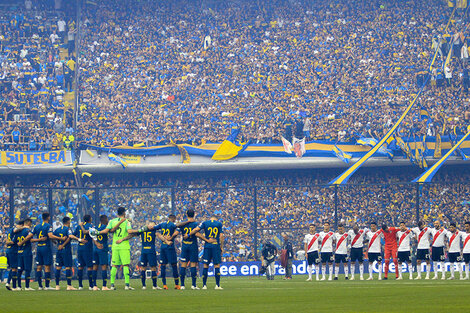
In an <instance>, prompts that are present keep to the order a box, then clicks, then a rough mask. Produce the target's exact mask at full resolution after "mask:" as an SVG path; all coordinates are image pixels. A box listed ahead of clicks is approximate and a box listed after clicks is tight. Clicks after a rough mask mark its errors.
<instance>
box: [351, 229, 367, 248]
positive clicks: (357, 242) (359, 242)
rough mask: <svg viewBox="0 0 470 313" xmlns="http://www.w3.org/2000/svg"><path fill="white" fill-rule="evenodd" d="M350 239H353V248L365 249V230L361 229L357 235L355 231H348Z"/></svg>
mask: <svg viewBox="0 0 470 313" xmlns="http://www.w3.org/2000/svg"><path fill="white" fill-rule="evenodd" d="M348 234H349V238H351V248H362V247H364V235H365V234H366V232H365V231H364V229H360V230H359V231H358V232H357V234H356V233H354V230H352V229H350V230H349V231H348Z"/></svg>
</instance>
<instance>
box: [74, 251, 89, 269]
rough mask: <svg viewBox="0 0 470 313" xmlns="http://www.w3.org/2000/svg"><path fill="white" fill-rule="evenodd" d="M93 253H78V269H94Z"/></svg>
mask: <svg viewBox="0 0 470 313" xmlns="http://www.w3.org/2000/svg"><path fill="white" fill-rule="evenodd" d="M92 254H93V252H89V251H80V250H78V253H77V262H78V267H92V266H93V256H92Z"/></svg>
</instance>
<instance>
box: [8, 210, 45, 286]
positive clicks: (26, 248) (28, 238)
mask: <svg viewBox="0 0 470 313" xmlns="http://www.w3.org/2000/svg"><path fill="white" fill-rule="evenodd" d="M31 224H32V221H31V219H30V218H27V219H25V220H24V223H23V225H22V226H19V227H17V228H15V230H14V232H15V233H18V239H17V240H18V287H17V288H19V289H21V275H22V273H23V271H24V280H25V289H24V290H28V291H30V290H34V289H33V288H31V287H30V286H29V283H30V281H31V270H32V269H33V252H32V247H31V243H32V242H39V241H44V240H45V239H46V237H43V238H41V239H34V238H33V233H32V232H31ZM17 290H18V289H17Z"/></svg>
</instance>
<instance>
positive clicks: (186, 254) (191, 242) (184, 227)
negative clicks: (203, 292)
mask: <svg viewBox="0 0 470 313" xmlns="http://www.w3.org/2000/svg"><path fill="white" fill-rule="evenodd" d="M186 216H187V217H188V221H187V223H186V222H185V223H180V224H178V225H177V226H178V227H179V231H180V233H181V234H182V235H183V243H182V245H181V256H180V261H181V263H180V278H181V289H183V290H184V289H185V288H186V287H185V286H184V280H185V278H186V269H187V267H188V265H189V266H190V273H191V289H193V290H197V289H199V288H198V287H197V286H196V279H197V263H198V261H199V260H198V259H199V258H198V254H199V251H198V246H197V237H196V235H198V234H199V233H198V234H196V235H192V236H188V238H186V239H184V236H186V235H189V233H191V232H192V231H193V229H194V228H196V227H197V222H196V220H195V219H194V216H195V212H194V210H193V209H189V210H187V211H186Z"/></svg>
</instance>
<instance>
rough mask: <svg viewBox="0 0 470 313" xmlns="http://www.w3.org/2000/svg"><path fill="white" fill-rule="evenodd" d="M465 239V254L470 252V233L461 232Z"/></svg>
mask: <svg viewBox="0 0 470 313" xmlns="http://www.w3.org/2000/svg"><path fill="white" fill-rule="evenodd" d="M460 234H461V236H462V241H463V248H462V252H463V253H465V254H470V233H464V232H460Z"/></svg>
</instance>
